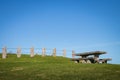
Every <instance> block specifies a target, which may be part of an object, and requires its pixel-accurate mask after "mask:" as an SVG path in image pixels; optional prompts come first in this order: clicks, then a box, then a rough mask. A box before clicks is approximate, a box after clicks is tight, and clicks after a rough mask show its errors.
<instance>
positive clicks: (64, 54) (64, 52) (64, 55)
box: [63, 49, 66, 57]
mask: <svg viewBox="0 0 120 80" xmlns="http://www.w3.org/2000/svg"><path fill="white" fill-rule="evenodd" d="M63 57H66V49H64V50H63Z"/></svg>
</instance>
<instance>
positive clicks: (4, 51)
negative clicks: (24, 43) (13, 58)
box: [2, 47, 7, 59]
mask: <svg viewBox="0 0 120 80" xmlns="http://www.w3.org/2000/svg"><path fill="white" fill-rule="evenodd" d="M6 57H7V48H6V47H4V48H2V58H3V59H6Z"/></svg>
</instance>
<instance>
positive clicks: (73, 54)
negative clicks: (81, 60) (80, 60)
mask: <svg viewBox="0 0 120 80" xmlns="http://www.w3.org/2000/svg"><path fill="white" fill-rule="evenodd" d="M74 57H75V51H74V50H72V58H74Z"/></svg>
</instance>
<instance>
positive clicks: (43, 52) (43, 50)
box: [42, 48, 46, 57]
mask: <svg viewBox="0 0 120 80" xmlns="http://www.w3.org/2000/svg"><path fill="white" fill-rule="evenodd" d="M45 55H46V49H45V48H42V56H43V57H44V56H45Z"/></svg>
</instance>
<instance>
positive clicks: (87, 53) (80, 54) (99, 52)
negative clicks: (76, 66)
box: [75, 51, 106, 56]
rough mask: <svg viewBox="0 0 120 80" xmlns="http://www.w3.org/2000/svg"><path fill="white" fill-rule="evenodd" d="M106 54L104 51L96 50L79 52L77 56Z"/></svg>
mask: <svg viewBox="0 0 120 80" xmlns="http://www.w3.org/2000/svg"><path fill="white" fill-rule="evenodd" d="M101 54H106V52H104V51H94V52H84V53H77V54H75V56H89V55H101Z"/></svg>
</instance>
